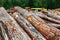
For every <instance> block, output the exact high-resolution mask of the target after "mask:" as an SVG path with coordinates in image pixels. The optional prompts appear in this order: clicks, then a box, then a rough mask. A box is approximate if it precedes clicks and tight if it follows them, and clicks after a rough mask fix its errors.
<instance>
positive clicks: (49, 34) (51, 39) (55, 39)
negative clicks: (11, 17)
mask: <svg viewBox="0 0 60 40" xmlns="http://www.w3.org/2000/svg"><path fill="white" fill-rule="evenodd" d="M15 9H16V10H17V12H19V13H20V14H21V15H22V16H24V17H25V18H26V19H27V20H28V21H29V22H30V23H31V24H32V25H34V27H35V28H36V29H37V30H38V31H39V32H40V33H41V34H42V35H43V36H44V37H45V38H46V39H47V40H60V38H59V37H60V30H59V29H57V28H55V27H52V26H48V25H46V24H45V22H42V19H41V18H40V19H39V18H38V19H36V17H38V16H37V15H34V14H31V13H30V12H28V11H27V10H25V9H22V8H20V7H15ZM38 20H39V21H38ZM49 20H50V18H49ZM51 20H52V19H51ZM53 21H54V20H53ZM55 21H56V20H55ZM56 22H57V21H56ZM57 23H60V22H57Z"/></svg>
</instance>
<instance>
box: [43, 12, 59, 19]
mask: <svg viewBox="0 0 60 40" xmlns="http://www.w3.org/2000/svg"><path fill="white" fill-rule="evenodd" d="M43 13H44V14H45V15H47V16H49V17H51V18H54V19H56V20H60V16H59V15H56V14H54V13H52V12H49V11H47V12H43Z"/></svg>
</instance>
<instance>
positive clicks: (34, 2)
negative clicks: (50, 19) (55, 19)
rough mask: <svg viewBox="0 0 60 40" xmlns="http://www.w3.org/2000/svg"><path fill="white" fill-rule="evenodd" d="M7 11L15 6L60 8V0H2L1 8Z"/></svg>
mask: <svg viewBox="0 0 60 40" xmlns="http://www.w3.org/2000/svg"><path fill="white" fill-rule="evenodd" d="M1 6H3V7H5V8H6V9H8V8H13V7H14V6H20V7H23V8H24V7H28V6H29V7H42V8H50V9H54V8H60V0H0V7H1Z"/></svg>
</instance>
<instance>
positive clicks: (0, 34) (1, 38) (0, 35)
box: [0, 28, 3, 40]
mask: <svg viewBox="0 0 60 40" xmlns="http://www.w3.org/2000/svg"><path fill="white" fill-rule="evenodd" d="M0 40H3V37H2V33H1V28H0Z"/></svg>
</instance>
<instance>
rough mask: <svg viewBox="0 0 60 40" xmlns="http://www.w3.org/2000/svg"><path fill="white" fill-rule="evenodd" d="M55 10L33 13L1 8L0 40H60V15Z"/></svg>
mask: <svg viewBox="0 0 60 40" xmlns="http://www.w3.org/2000/svg"><path fill="white" fill-rule="evenodd" d="M57 11H58V10H57ZM59 14H60V13H59V11H58V12H56V13H55V12H54V10H44V11H40V12H37V13H31V12H29V11H28V10H25V9H23V8H21V7H18V6H16V7H14V8H13V9H9V10H5V9H4V8H3V7H0V40H60V15H59Z"/></svg>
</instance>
